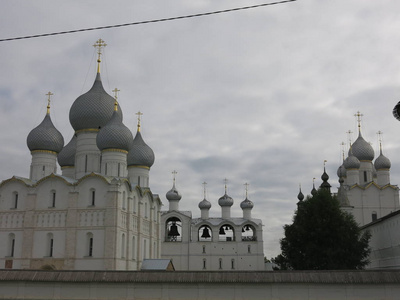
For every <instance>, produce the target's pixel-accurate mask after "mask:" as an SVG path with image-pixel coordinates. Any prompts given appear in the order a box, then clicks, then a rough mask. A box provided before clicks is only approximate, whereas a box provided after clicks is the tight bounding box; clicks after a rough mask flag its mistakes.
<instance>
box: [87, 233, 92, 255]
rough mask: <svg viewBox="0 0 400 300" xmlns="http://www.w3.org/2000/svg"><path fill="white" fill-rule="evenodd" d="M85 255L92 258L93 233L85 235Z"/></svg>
mask: <svg viewBox="0 0 400 300" xmlns="http://www.w3.org/2000/svg"><path fill="white" fill-rule="evenodd" d="M86 255H87V256H90V257H92V256H93V233H91V232H88V233H87V234H86Z"/></svg>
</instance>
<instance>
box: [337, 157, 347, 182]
mask: <svg viewBox="0 0 400 300" xmlns="http://www.w3.org/2000/svg"><path fill="white" fill-rule="evenodd" d="M336 174H337V176H338V177H339V178H342V177H346V175H347V174H346V168H345V167H344V161H343V163H342V164H341V165H340V167H339V168H338V169H337V172H336Z"/></svg>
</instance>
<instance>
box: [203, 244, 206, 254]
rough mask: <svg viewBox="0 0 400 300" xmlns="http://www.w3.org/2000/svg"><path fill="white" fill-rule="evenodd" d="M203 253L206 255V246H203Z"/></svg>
mask: <svg viewBox="0 0 400 300" xmlns="http://www.w3.org/2000/svg"><path fill="white" fill-rule="evenodd" d="M203 253H206V246H204V245H203Z"/></svg>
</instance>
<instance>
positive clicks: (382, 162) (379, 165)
mask: <svg viewBox="0 0 400 300" xmlns="http://www.w3.org/2000/svg"><path fill="white" fill-rule="evenodd" d="M374 166H375V169H376V170H382V169H390V167H391V166H392V164H391V162H390V160H389V158H387V157H386V156H384V155H383V154H382V149H381V151H380V155H379V156H378V157H377V159H375V162H374Z"/></svg>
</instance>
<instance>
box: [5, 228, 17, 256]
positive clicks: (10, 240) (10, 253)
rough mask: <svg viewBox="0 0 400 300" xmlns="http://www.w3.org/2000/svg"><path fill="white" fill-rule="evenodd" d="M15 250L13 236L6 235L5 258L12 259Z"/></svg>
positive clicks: (11, 234)
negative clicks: (6, 250) (6, 248)
mask: <svg viewBox="0 0 400 300" xmlns="http://www.w3.org/2000/svg"><path fill="white" fill-rule="evenodd" d="M14 250H15V234H14V233H10V234H9V235H8V253H7V256H10V257H14Z"/></svg>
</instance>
